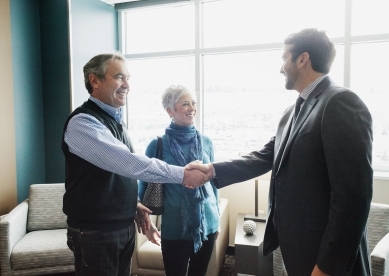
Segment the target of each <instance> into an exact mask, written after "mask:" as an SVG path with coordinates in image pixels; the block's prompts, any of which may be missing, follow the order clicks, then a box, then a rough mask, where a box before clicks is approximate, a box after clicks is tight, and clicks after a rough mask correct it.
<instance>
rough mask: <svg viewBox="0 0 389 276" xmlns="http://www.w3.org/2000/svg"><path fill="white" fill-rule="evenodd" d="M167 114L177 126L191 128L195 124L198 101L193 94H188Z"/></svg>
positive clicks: (168, 109)
mask: <svg viewBox="0 0 389 276" xmlns="http://www.w3.org/2000/svg"><path fill="white" fill-rule="evenodd" d="M167 113H168V114H169V115H170V117H172V118H173V122H174V123H175V124H176V125H179V126H191V125H193V124H194V123H195V115H196V100H195V99H194V97H193V96H192V95H191V93H186V94H184V95H182V97H181V98H180V100H179V101H178V102H177V103H176V104H175V105H174V110H171V109H170V108H167Z"/></svg>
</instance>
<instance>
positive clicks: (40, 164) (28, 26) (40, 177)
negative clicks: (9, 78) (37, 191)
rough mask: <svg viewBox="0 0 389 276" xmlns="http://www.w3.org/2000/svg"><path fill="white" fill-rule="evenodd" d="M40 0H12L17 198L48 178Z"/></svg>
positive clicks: (23, 197) (25, 194) (21, 197)
mask: <svg viewBox="0 0 389 276" xmlns="http://www.w3.org/2000/svg"><path fill="white" fill-rule="evenodd" d="M38 4H39V3H38V0H12V1H10V11H11V34H12V38H11V42H12V72H13V90H14V109H15V136H16V139H15V140H16V141H15V143H16V173H17V177H16V179H17V199H18V202H20V201H23V200H24V199H25V198H27V197H28V187H29V186H30V184H32V183H44V182H45V145H44V120H43V95H42V72H41V67H42V63H41V44H40V27H39V5H38Z"/></svg>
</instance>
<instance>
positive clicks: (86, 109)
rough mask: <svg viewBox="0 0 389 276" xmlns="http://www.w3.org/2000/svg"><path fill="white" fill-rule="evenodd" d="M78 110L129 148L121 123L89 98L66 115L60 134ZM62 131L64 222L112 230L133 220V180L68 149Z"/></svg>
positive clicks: (135, 198)
mask: <svg viewBox="0 0 389 276" xmlns="http://www.w3.org/2000/svg"><path fill="white" fill-rule="evenodd" d="M79 113H86V114H89V115H91V116H93V117H95V118H96V119H98V120H99V121H100V122H101V123H102V124H104V125H105V126H106V127H107V128H108V129H109V130H110V131H111V133H112V135H113V136H114V137H115V138H117V139H118V140H120V141H122V142H123V143H124V144H125V145H126V146H127V147H128V148H129V149H130V151H131V152H133V148H132V145H131V141H130V139H129V138H128V137H127V134H126V131H125V129H124V127H123V125H121V124H120V123H118V122H116V121H115V119H114V118H113V117H111V116H110V115H109V114H108V113H106V112H105V111H104V110H102V109H101V108H100V107H99V106H97V105H96V104H95V103H94V102H92V101H90V100H88V101H87V102H85V103H84V104H83V105H82V106H80V107H79V108H77V109H76V110H74V111H73V112H72V113H71V114H70V115H69V117H68V119H67V120H66V123H65V126H64V134H65V130H66V128H67V125H68V123H69V120H70V119H71V118H72V117H73V116H75V115H77V114H79ZM64 134H63V136H62V151H63V152H64V155H65V176H66V178H65V188H66V192H65V195H64V197H63V211H64V213H65V214H66V215H67V223H68V226H69V227H72V228H81V229H87V230H102V231H113V230H119V229H123V228H125V227H128V226H130V225H131V224H132V223H134V216H135V211H136V204H137V195H138V185H137V180H136V179H131V178H128V177H124V176H121V175H119V174H116V173H113V172H109V171H105V170H103V169H101V168H99V167H97V166H95V165H93V164H91V163H89V162H87V161H86V160H84V159H82V158H80V157H78V156H77V155H75V154H73V153H71V152H70V151H69V147H68V145H67V144H66V143H65V141H64ZM90 150H94V149H90Z"/></svg>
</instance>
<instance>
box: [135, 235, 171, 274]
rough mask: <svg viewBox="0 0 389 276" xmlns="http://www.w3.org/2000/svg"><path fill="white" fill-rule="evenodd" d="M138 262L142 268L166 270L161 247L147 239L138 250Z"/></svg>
mask: <svg viewBox="0 0 389 276" xmlns="http://www.w3.org/2000/svg"><path fill="white" fill-rule="evenodd" d="M137 258H138V264H139V267H141V268H142V269H157V270H165V267H164V265H163V260H162V253H161V247H159V246H158V245H156V244H153V243H152V242H150V241H146V242H145V243H144V244H142V245H141V247H140V248H139V251H138V252H137Z"/></svg>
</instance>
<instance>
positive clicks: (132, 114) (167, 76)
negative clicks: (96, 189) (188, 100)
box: [127, 56, 195, 153]
mask: <svg viewBox="0 0 389 276" xmlns="http://www.w3.org/2000/svg"><path fill="white" fill-rule="evenodd" d="M128 65H129V66H128V67H129V70H130V74H131V78H130V86H131V87H130V93H129V94H128V98H127V108H128V109H127V112H128V130H129V135H130V137H131V141H132V143H133V144H134V147H135V148H136V151H137V152H138V153H144V150H145V149H146V147H147V145H148V144H149V142H150V141H151V140H152V139H153V138H155V137H156V136H157V135H162V134H164V133H165V128H166V126H168V125H169V123H170V118H169V115H168V114H167V113H166V111H165V110H164V109H163V107H162V100H161V96H162V93H163V92H164V91H165V89H166V88H168V87H169V86H170V85H173V84H182V85H185V86H186V87H188V88H189V89H192V88H193V87H194V75H195V74H194V57H193V56H190V57H175V58H158V59H139V60H130V61H129V62H128ZM192 91H194V90H192Z"/></svg>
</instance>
